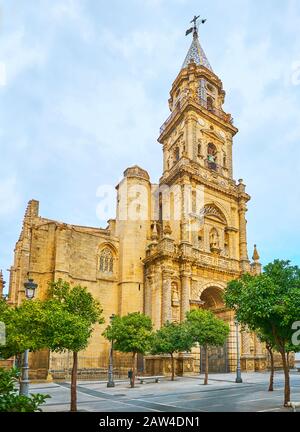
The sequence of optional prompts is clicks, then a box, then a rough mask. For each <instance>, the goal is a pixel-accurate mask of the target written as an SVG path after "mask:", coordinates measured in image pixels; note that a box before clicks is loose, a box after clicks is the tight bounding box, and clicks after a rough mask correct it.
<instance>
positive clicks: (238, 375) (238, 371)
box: [234, 319, 243, 384]
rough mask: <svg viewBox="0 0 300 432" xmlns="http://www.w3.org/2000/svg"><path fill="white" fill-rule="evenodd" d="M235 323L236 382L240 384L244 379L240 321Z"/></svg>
mask: <svg viewBox="0 0 300 432" xmlns="http://www.w3.org/2000/svg"><path fill="white" fill-rule="evenodd" d="M234 324H235V333H236V355H237V362H236V379H235V382H236V383H238V384H240V383H242V382H243V380H242V374H241V359H240V343H239V322H238V320H237V319H236V320H235V321H234Z"/></svg>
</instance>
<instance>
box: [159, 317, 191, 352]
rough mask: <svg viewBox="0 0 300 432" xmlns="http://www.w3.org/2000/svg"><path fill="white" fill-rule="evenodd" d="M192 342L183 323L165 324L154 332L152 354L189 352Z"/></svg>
mask: <svg viewBox="0 0 300 432" xmlns="http://www.w3.org/2000/svg"><path fill="white" fill-rule="evenodd" d="M193 344H194V340H193V338H192V335H191V333H190V331H189V328H188V326H187V325H186V324H185V323H170V322H167V323H166V324H164V326H163V327H161V328H160V329H159V330H157V331H156V333H155V334H154V338H153V343H152V349H151V353H152V354H173V353H178V352H182V351H190V350H191V348H192V346H193Z"/></svg>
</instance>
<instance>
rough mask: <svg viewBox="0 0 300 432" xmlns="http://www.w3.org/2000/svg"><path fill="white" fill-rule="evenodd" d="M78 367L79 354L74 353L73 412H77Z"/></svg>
mask: <svg viewBox="0 0 300 432" xmlns="http://www.w3.org/2000/svg"><path fill="white" fill-rule="evenodd" d="M77 367H78V352H73V367H72V376H71V411H72V412H76V411H77Z"/></svg>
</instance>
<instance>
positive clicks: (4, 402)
mask: <svg viewBox="0 0 300 432" xmlns="http://www.w3.org/2000/svg"><path fill="white" fill-rule="evenodd" d="M19 375H20V373H19V371H18V370H17V369H15V368H13V369H11V370H5V369H3V368H0V412H36V411H41V408H40V406H41V405H42V404H44V403H45V401H46V399H47V398H49V397H50V396H49V395H42V394H32V395H30V396H29V397H27V396H19V395H18V393H17V389H16V386H15V384H16V382H17V380H18V378H19Z"/></svg>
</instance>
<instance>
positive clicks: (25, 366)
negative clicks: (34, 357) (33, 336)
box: [19, 279, 37, 396]
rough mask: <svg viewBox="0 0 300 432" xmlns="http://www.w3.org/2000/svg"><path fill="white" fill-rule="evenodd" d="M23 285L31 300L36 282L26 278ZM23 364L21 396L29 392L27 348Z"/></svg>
mask: <svg viewBox="0 0 300 432" xmlns="http://www.w3.org/2000/svg"><path fill="white" fill-rule="evenodd" d="M24 287H25V296H26V298H27V299H28V300H32V299H33V298H34V295H35V290H36V289H37V284H36V283H34V282H33V279H28V282H25V283H24ZM23 356H24V357H23V364H22V375H21V381H20V391H19V394H20V395H23V396H28V394H29V375H28V371H29V366H28V357H29V349H27V350H25V352H24V354H23Z"/></svg>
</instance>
